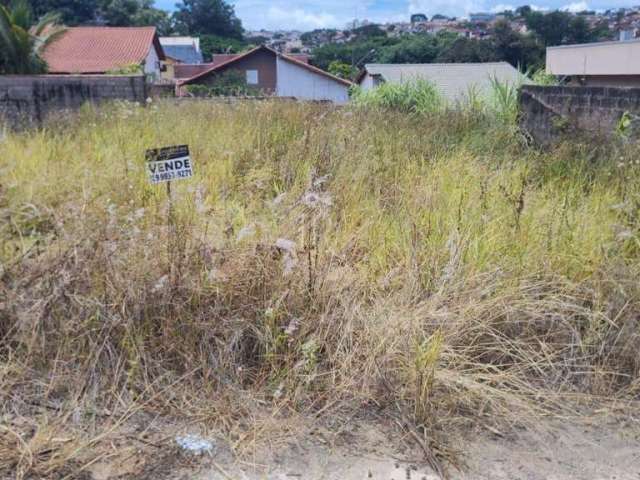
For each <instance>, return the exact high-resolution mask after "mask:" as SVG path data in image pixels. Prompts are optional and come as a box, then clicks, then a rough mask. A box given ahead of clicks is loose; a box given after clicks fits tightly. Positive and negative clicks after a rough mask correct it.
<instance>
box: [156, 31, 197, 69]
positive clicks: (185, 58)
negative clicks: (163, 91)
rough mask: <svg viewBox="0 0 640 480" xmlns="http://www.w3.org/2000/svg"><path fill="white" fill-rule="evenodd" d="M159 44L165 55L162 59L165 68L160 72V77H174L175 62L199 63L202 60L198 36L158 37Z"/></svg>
mask: <svg viewBox="0 0 640 480" xmlns="http://www.w3.org/2000/svg"><path fill="white" fill-rule="evenodd" d="M160 45H162V48H163V50H164V53H165V57H166V59H165V61H164V65H165V66H166V68H165V69H164V72H162V78H165V79H173V78H176V76H175V65H177V64H188V65H199V64H201V63H202V62H203V57H202V51H201V50H200V39H199V38H196V37H160Z"/></svg>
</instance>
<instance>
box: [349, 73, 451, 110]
mask: <svg viewBox="0 0 640 480" xmlns="http://www.w3.org/2000/svg"><path fill="white" fill-rule="evenodd" d="M351 99H352V101H353V103H354V105H355V106H357V107H367V108H378V109H380V108H383V109H393V110H398V111H401V112H407V113H418V114H426V113H433V112H436V111H438V110H440V109H441V108H442V107H443V106H444V101H443V99H442V97H441V95H440V93H439V92H438V91H437V89H436V87H435V86H434V85H433V84H432V83H430V82H428V81H426V80H422V79H417V80H414V81H408V82H404V83H382V84H381V85H379V86H377V87H376V88H373V89H371V90H366V91H365V90H362V89H361V88H358V87H355V88H354V89H353V92H352V97H351Z"/></svg>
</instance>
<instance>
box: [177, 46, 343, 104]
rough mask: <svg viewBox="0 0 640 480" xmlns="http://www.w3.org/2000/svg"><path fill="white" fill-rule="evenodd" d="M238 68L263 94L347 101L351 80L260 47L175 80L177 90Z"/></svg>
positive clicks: (181, 91)
mask: <svg viewBox="0 0 640 480" xmlns="http://www.w3.org/2000/svg"><path fill="white" fill-rule="evenodd" d="M228 71H239V72H241V73H242V74H243V76H244V77H245V78H246V83H247V85H249V86H253V87H255V88H256V89H259V90H260V91H261V92H262V93H263V94H264V95H272V96H276V97H289V98H296V99H299V100H315V101H329V102H333V103H338V104H342V103H346V102H348V101H349V87H351V82H349V81H347V80H344V79H342V78H339V77H336V76H334V75H331V74H330V73H328V72H325V71H324V70H320V69H319V68H316V67H314V66H312V65H309V64H308V63H305V62H304V61H300V60H297V59H296V58H294V57H293V56H289V55H284V54H281V53H279V52H277V51H276V50H274V49H272V48H269V47H266V46H260V47H257V48H254V49H253V50H250V51H248V52H246V53H243V54H241V55H238V56H236V57H233V58H229V59H226V61H223V62H221V63H215V57H214V63H213V64H212V65H211V66H210V67H209V68H207V69H205V70H203V71H201V72H199V73H197V74H195V75H194V76H192V77H190V78H186V79H183V80H180V81H179V82H178V93H179V94H181V95H184V94H185V92H186V89H185V87H186V86H188V85H208V84H211V83H213V82H215V79H216V77H217V76H218V75H219V74H222V73H224V72H228Z"/></svg>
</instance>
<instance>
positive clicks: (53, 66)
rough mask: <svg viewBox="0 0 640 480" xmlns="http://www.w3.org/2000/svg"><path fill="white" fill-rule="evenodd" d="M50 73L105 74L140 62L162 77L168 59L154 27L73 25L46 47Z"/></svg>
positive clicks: (151, 72) (143, 69) (148, 74)
mask: <svg viewBox="0 0 640 480" xmlns="http://www.w3.org/2000/svg"><path fill="white" fill-rule="evenodd" d="M42 58H43V60H44V61H45V62H46V63H47V65H48V69H49V73H51V74H105V73H109V72H114V71H117V70H123V69H130V68H131V67H136V66H139V67H140V69H141V70H142V71H143V72H144V73H145V74H146V75H147V76H149V77H152V78H154V79H156V78H159V77H160V72H161V61H163V60H165V55H164V50H163V49H162V45H161V44H160V40H159V38H158V35H157V34H156V29H155V27H70V28H67V29H66V30H65V31H64V32H63V33H62V34H61V35H60V36H59V37H58V38H56V39H55V40H53V41H52V42H51V43H50V44H49V45H47V47H46V48H45V49H44V52H43V55H42Z"/></svg>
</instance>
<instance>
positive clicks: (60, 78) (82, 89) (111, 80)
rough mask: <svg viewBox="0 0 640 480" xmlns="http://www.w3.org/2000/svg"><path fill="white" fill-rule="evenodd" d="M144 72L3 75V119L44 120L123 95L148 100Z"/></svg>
mask: <svg viewBox="0 0 640 480" xmlns="http://www.w3.org/2000/svg"><path fill="white" fill-rule="evenodd" d="M145 98H146V85H145V79H144V77H143V76H139V75H138V76H101V75H29V76H22V75H15V76H14V75H8V76H0V119H2V117H3V118H4V120H6V121H7V122H8V123H9V125H10V126H17V125H22V124H26V123H31V122H33V123H41V122H42V121H43V120H45V119H46V118H47V116H48V115H49V114H50V113H53V112H57V111H60V110H67V109H76V108H79V107H80V106H81V105H82V104H84V103H85V102H91V103H99V102H102V101H106V100H114V99H122V100H129V101H133V102H144V100H145Z"/></svg>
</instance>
